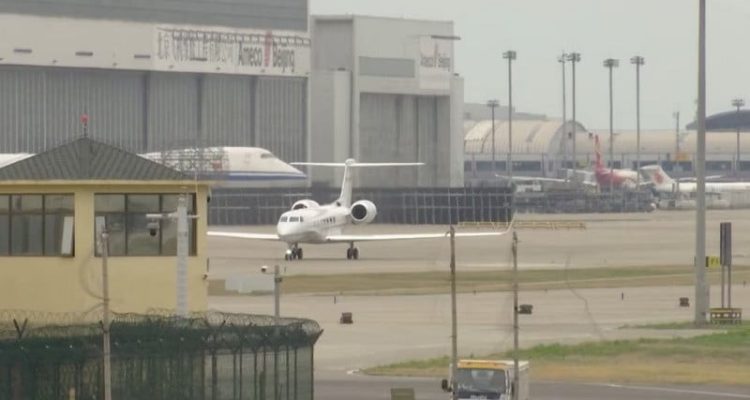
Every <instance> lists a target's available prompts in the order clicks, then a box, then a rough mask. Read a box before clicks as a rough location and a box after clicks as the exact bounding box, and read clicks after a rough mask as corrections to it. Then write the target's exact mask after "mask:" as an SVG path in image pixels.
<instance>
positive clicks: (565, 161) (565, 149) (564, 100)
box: [557, 52, 568, 182]
mask: <svg viewBox="0 0 750 400" xmlns="http://www.w3.org/2000/svg"><path fill="white" fill-rule="evenodd" d="M567 58H568V55H567V54H565V52H563V53H562V55H560V57H557V62H559V63H560V65H562V120H563V128H562V130H563V132H562V140H560V143H562V152H563V162H562V165H563V167H562V170H566V169H567V168H568V96H567V93H566V91H567V87H566V86H567V85H566V82H565V63H566V62H567ZM565 182H568V173H567V171H566V172H565Z"/></svg>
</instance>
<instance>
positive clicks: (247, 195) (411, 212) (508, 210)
mask: <svg viewBox="0 0 750 400" xmlns="http://www.w3.org/2000/svg"><path fill="white" fill-rule="evenodd" d="M339 193H340V192H339V189H336V188H313V189H231V190H230V189H223V190H217V191H215V192H214V193H213V194H212V197H211V203H210V205H209V223H210V224H212V225H268V224H275V223H276V222H277V221H278V218H279V216H280V215H281V214H282V213H283V212H285V211H289V210H290V209H291V207H292V204H294V203H295V202H296V201H297V200H302V199H313V200H315V201H317V202H319V203H321V204H324V203H329V202H332V201H334V200H335V199H336V198H338V196H339ZM353 199H354V201H356V200H361V199H367V200H370V201H372V202H373V203H375V205H376V206H377V209H378V216H377V218H376V219H375V222H376V223H389V224H443V225H447V224H456V223H459V222H466V221H472V222H489V221H493V222H498V221H509V220H511V219H512V217H513V195H512V193H511V190H510V188H507V187H494V188H420V189H355V190H354V193H353Z"/></svg>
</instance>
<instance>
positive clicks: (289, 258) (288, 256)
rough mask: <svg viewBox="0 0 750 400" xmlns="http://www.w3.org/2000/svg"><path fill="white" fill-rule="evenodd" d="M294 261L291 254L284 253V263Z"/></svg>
mask: <svg viewBox="0 0 750 400" xmlns="http://www.w3.org/2000/svg"><path fill="white" fill-rule="evenodd" d="M291 259H292V257H291V255H289V253H284V261H290V260H291Z"/></svg>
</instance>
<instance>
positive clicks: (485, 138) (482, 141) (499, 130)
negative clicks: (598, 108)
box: [464, 119, 587, 154]
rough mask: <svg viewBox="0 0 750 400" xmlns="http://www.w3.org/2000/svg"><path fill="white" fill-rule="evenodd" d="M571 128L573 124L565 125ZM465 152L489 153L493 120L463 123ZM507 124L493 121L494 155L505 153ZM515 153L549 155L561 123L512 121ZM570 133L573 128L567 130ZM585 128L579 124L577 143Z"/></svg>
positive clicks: (552, 150) (551, 121) (553, 121)
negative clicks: (493, 122)
mask: <svg viewBox="0 0 750 400" xmlns="http://www.w3.org/2000/svg"><path fill="white" fill-rule="evenodd" d="M568 125H569V126H570V127H572V122H568ZM464 128H465V130H466V132H465V136H464V151H465V152H466V153H486V154H490V153H492V121H491V120H485V121H479V122H477V123H476V124H473V125H471V124H465V125H464ZM509 128H510V126H509V124H508V121H495V152H496V153H507V152H508V131H509ZM512 129H513V152H514V153H519V154H521V153H525V154H535V153H545V154H546V153H548V152H556V151H554V149H555V147H556V144H557V143H559V141H560V137H561V135H562V132H563V122H562V120H557V119H554V120H513V126H512ZM570 130H571V131H572V129H570ZM586 132H587V131H586V128H585V127H584V126H583V125H581V124H580V123H579V124H578V137H579V141H580V140H582V139H580V138H581V137H582V135H586Z"/></svg>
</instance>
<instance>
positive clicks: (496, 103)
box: [487, 99, 500, 176]
mask: <svg viewBox="0 0 750 400" xmlns="http://www.w3.org/2000/svg"><path fill="white" fill-rule="evenodd" d="M499 105H500V102H499V101H497V100H494V99H493V100H489V101H487V107H489V108H490V110H492V175H493V176H496V175H497V171H496V168H495V164H496V163H495V158H496V156H495V153H496V150H495V109H496V108H497V107H498V106H499Z"/></svg>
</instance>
